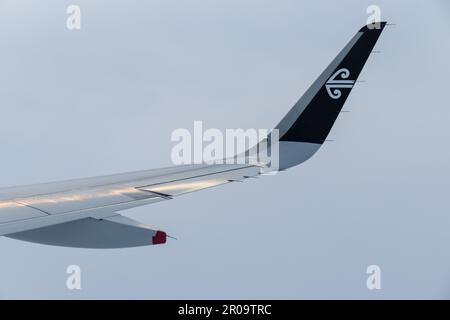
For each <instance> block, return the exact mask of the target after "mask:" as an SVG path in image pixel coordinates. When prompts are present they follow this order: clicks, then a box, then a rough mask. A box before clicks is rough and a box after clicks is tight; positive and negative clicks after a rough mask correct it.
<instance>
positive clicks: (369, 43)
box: [276, 21, 386, 144]
mask: <svg viewBox="0 0 450 320" xmlns="http://www.w3.org/2000/svg"><path fill="white" fill-rule="evenodd" d="M385 26H386V22H385V21H383V22H380V23H379V25H376V24H369V25H366V26H364V27H362V28H361V29H360V30H359V31H358V33H357V34H356V35H355V36H354V37H353V38H352V39H351V40H350V42H349V43H348V44H347V45H346V46H345V48H344V49H343V50H342V51H341V52H340V53H339V54H338V55H337V56H336V58H335V59H334V60H333V61H332V62H331V64H330V65H329V66H328V67H327V68H326V69H325V71H324V72H323V73H322V74H321V75H320V76H319V78H318V79H317V80H316V81H315V82H314V83H313V84H312V85H311V87H310V88H309V89H308V90H307V91H306V93H305V94H304V95H303V96H302V97H301V98H300V100H299V101H298V102H297V103H296V104H295V105H294V107H293V108H292V109H291V110H290V111H289V113H288V114H287V115H286V116H285V117H284V118H283V120H282V121H281V122H280V123H279V124H278V125H277V126H276V129H278V130H279V137H280V141H290V142H307V143H315V144H322V143H323V142H324V141H325V140H326V138H327V136H328V133H329V132H330V130H331V128H332V126H333V124H334V122H335V121H336V118H337V116H338V115H339V113H340V111H341V109H342V107H343V106H344V103H345V101H346V100H347V97H348V95H349V94H350V91H351V90H352V88H353V86H354V84H355V82H356V80H357V79H358V76H359V74H360V73H361V70H362V68H363V67H364V64H365V63H366V61H367V59H368V57H369V55H370V53H371V52H372V50H373V48H374V46H375V44H376V42H377V40H378V38H379V36H380V34H381V32H382V31H383V29H384V27H385ZM377 27H379V28H377Z"/></svg>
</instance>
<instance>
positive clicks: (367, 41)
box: [0, 22, 386, 248]
mask: <svg viewBox="0 0 450 320" xmlns="http://www.w3.org/2000/svg"><path fill="white" fill-rule="evenodd" d="M385 25H386V23H385V22H382V23H381V24H380V28H379V29H376V28H375V29H373V28H372V26H364V27H363V28H361V29H360V30H359V31H358V32H357V34H356V35H355V36H354V37H353V38H352V39H351V40H350V42H349V43H348V44H347V45H346V46H345V47H344V49H343V50H342V51H341V52H340V53H339V54H338V55H337V56H336V58H335V59H334V60H333V61H332V62H331V63H330V65H329V66H328V67H327V68H326V69H325V71H323V72H322V74H321V75H320V76H319V78H318V79H317V80H316V81H315V82H314V83H313V84H312V85H311V87H310V88H309V89H308V90H307V91H306V92H305V94H304V95H303V96H302V97H301V98H300V100H299V101H298V102H297V103H296V104H295V105H294V107H293V108H292V109H291V110H290V111H289V113H287V115H286V116H285V117H284V118H283V119H282V120H281V122H280V123H279V124H278V125H277V126H276V127H275V129H277V130H278V132H279V155H278V157H279V160H278V162H279V164H278V167H279V170H286V169H288V168H290V167H292V166H295V165H298V164H300V163H302V162H304V161H306V160H307V159H309V158H310V157H311V156H312V155H313V154H314V153H315V152H316V151H317V150H318V149H319V148H320V146H321V145H322V144H323V142H324V141H325V139H326V137H327V136H328V133H329V132H330V130H331V128H332V126H333V124H334V122H335V121H336V118H337V116H338V115H339V113H340V111H341V109H342V107H343V105H344V103H345V101H346V99H347V97H348V95H349V94H350V91H351V90H352V88H353V86H354V85H355V82H356V79H357V78H358V76H359V74H360V72H361V70H362V68H363V66H364V64H365V63H366V61H367V59H368V57H369V55H370V53H371V52H372V49H373V47H374V46H375V43H376V42H377V40H378V38H379V36H380V34H381V32H382V30H383V28H384V27H385ZM266 140H270V136H269V137H268V138H267V139H266ZM262 145H263V144H262V143H261V142H260V144H258V145H257V146H256V147H257V148H261V147H262ZM264 145H265V146H267V145H268V144H267V143H266V144H264ZM266 167H267V163H264V162H258V163H255V164H251V163H246V164H212V165H208V164H199V165H182V166H174V167H169V168H163V169H156V170H147V171H138V172H131V173H124V174H117V175H110V176H102V177H94V178H87V179H77V180H70V181H62V182H53V183H46V184H38V185H31V186H23V187H11V188H2V189H0V235H3V236H7V237H10V238H13V239H19V240H25V241H31V242H37V243H43V244H50V245H59V246H67V247H80V248H125V247H134V246H143V245H151V244H162V243H165V242H166V238H167V235H166V233H165V232H163V231H161V230H158V229H155V228H152V227H150V226H147V225H143V224H141V223H139V222H137V221H134V220H132V219H129V218H126V217H124V216H121V215H120V212H121V211H123V210H126V209H129V208H133V207H137V206H142V205H147V204H151V203H155V202H159V201H167V200H171V199H173V198H176V197H178V196H181V195H183V194H186V193H190V192H194V191H199V190H202V189H205V188H210V187H215V186H220V185H223V184H226V183H233V182H235V181H242V180H245V179H247V178H251V177H256V176H258V175H261V174H262V173H264V172H265V168H266Z"/></svg>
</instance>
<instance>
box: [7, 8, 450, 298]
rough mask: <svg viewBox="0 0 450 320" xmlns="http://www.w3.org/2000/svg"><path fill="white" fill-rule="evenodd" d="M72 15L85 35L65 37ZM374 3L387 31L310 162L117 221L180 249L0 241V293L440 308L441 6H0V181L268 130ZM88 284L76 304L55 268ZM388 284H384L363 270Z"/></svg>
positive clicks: (443, 185) (127, 164) (445, 165)
mask: <svg viewBox="0 0 450 320" xmlns="http://www.w3.org/2000/svg"><path fill="white" fill-rule="evenodd" d="M69 4H78V5H80V7H81V10H82V28H81V30H80V31H68V30H67V29H66V25H65V20H66V17H67V15H66V14H65V10H66V7H67V6H68V5H69ZM369 4H378V5H379V6H380V7H381V9H382V19H386V20H388V21H389V22H392V23H396V24H397V25H396V26H393V27H388V28H386V30H385V31H384V32H383V34H382V36H381V38H380V40H379V42H378V44H377V47H376V48H377V50H380V51H381V53H380V54H374V55H372V56H371V57H370V58H369V61H368V63H367V65H366V67H365V68H364V70H363V72H362V74H361V76H360V79H361V80H366V82H364V83H358V84H357V86H356V87H355V89H354V90H353V91H352V93H351V95H350V97H349V99H348V100H347V103H346V106H345V109H346V110H350V111H351V112H349V113H344V114H342V115H341V116H340V117H339V118H338V121H337V122H336V125H335V127H334V129H333V131H332V132H331V135H330V139H333V140H335V141H334V142H330V143H326V144H325V145H324V146H323V147H322V149H321V150H320V151H319V152H318V154H317V155H315V156H314V157H313V158H312V159H311V160H309V161H308V162H306V163H305V164H303V165H301V166H299V167H297V168H294V169H291V170H289V171H287V172H284V173H280V174H278V175H276V176H273V177H264V178H261V179H259V180H255V181H253V180H251V181H248V182H246V183H243V184H233V185H227V186H224V187H221V188H216V189H211V190H206V191H202V192H199V193H195V194H191V195H187V196H184V197H181V198H179V199H177V200H176V201H169V202H165V203H159V204H156V205H151V206H147V207H142V208H136V209H133V210H129V211H127V213H126V214H127V215H128V216H130V217H133V218H135V219H138V220H140V221H142V222H145V223H149V224H151V225H154V226H156V227H159V228H161V229H162V230H165V231H167V232H168V233H169V234H172V235H174V236H176V237H177V238H178V239H179V240H178V241H169V243H168V244H167V245H165V246H157V247H144V248H135V249H124V250H81V249H67V248H58V247H49V246H42V245H37V244H30V243H25V242H19V241H15V240H10V239H7V238H1V239H0V251H1V252H2V258H1V266H0V271H1V272H0V297H2V298H380V297H383V298H449V297H450V252H449V250H448V244H449V243H450V233H449V232H448V230H450V213H449V211H450V210H449V209H450V203H449V200H448V190H449V189H450V182H449V181H450V170H449V169H450V150H449V148H448V147H447V145H448V141H449V139H450V128H449V121H450V108H449V103H448V101H449V98H448V94H449V80H448V79H449V74H450V64H449V62H448V57H449V56H450V42H449V41H447V39H448V35H449V31H450V19H449V9H450V4H449V3H448V2H447V1H444V0H442V1H437V0H435V1H426V2H425V1H395V2H394V1H379V0H378V1H361V0H354V1H350V0H346V1H339V4H337V2H336V1H293V0H292V1H276V2H275V1H261V0H252V1H237V0H232V1H230V0H220V1H219V0H216V1H205V0H203V1H200V0H198V1H192V0H190V1H174V0H169V1H168V0H160V1H153V0H152V1H145V2H144V1H137V0H136V1H130V0H127V1H124V0H121V1H106V0H105V1H100V0H97V1H86V0H77V1H75V0H74V1H60V0H52V1H50V0H45V1H39V4H37V2H36V1H31V0H29V1H24V0H1V1H0V52H1V57H2V59H0V70H1V71H0V101H1V108H2V111H3V112H2V117H0V145H1V147H2V161H1V163H2V165H1V166H0V176H1V177H2V178H1V183H0V184H1V186H10V185H20V184H30V183H38V182H46V181H53V180H61V179H70V178H75V177H85V176H95V175H102V174H110V173H117V172H125V171H132V170H139V169H148V168H157V167H161V166H167V165H170V150H171V148H172V146H173V143H172V142H171V141H170V134H171V132H172V131H173V130H174V129H176V128H192V126H193V121H194V120H203V121H204V123H205V125H206V126H208V127H217V128H222V129H224V128H239V127H242V128H271V127H272V126H273V125H275V124H276V123H277V122H278V121H279V120H280V119H281V117H282V116H283V115H284V114H285V113H286V112H287V111H288V110H289V108H290V107H291V106H292V105H293V104H294V103H295V101H296V100H297V99H298V98H299V97H300V95H301V94H303V92H304V91H305V90H306V89H307V88H308V86H309V85H310V84H311V83H312V82H313V81H314V80H315V78H316V77H317V76H318V75H319V74H320V72H321V71H322V70H323V69H324V68H325V67H326V66H327V64H328V63H329V62H330V61H331V60H332V59H333V58H334V56H335V55H336V54H337V53H338V52H339V50H340V49H341V48H342V47H343V46H344V45H345V44H346V43H347V41H348V40H349V39H350V38H351V37H352V36H353V35H354V34H355V32H356V31H357V30H358V29H359V28H360V27H361V26H362V25H364V24H365V22H366V19H367V15H366V12H365V11H366V7H367V6H368V5H369ZM69 264H77V265H79V266H80V267H81V269H82V290H81V291H69V290H67V289H66V287H65V281H66V274H65V269H66V267H67V266H68V265H69ZM371 264H377V265H379V266H380V267H381V269H382V289H381V290H380V291H369V290H367V288H366V285H365V284H366V277H367V275H366V274H365V270H366V268H367V266H368V265H371Z"/></svg>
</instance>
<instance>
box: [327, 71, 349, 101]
mask: <svg viewBox="0 0 450 320" xmlns="http://www.w3.org/2000/svg"><path fill="white" fill-rule="evenodd" d="M349 75H350V71H348V69H346V68H342V69H339V70H338V71H336V72H335V73H334V74H333V75H332V76H331V77H330V79H328V81H327V83H326V84H325V88H327V92H328V95H329V96H330V97H331V98H333V99H339V98H340V97H341V95H342V92H341V90H339V89H342V88H349V89H351V88H353V84H354V83H355V80H346V79H347V78H348V76H349ZM338 76H340V77H341V80H336V78H337V77H338ZM332 89H333V90H332Z"/></svg>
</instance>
